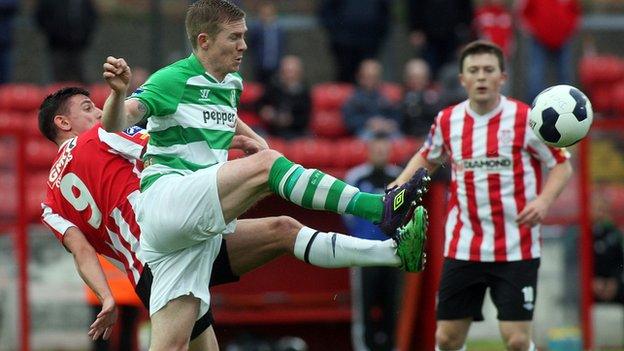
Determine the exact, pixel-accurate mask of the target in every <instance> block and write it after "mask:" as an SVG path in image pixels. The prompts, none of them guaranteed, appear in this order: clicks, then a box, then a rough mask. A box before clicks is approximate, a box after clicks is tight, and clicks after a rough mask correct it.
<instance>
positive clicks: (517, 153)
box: [419, 96, 570, 262]
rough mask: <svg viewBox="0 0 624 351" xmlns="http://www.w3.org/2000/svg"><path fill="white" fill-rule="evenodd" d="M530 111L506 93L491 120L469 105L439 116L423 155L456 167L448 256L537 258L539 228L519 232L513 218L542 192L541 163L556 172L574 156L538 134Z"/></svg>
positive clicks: (452, 189) (449, 223) (523, 228)
mask: <svg viewBox="0 0 624 351" xmlns="http://www.w3.org/2000/svg"><path fill="white" fill-rule="evenodd" d="M528 111H529V107H528V106H527V105H526V104H524V103H522V102H519V101H515V100H512V99H508V98H506V97H504V96H501V101H500V104H499V105H498V106H497V107H496V108H495V109H494V110H493V111H491V112H490V113H488V114H486V115H478V114H477V113H476V112H474V111H473V110H472V109H471V108H470V106H469V104H468V101H467V100H466V101H464V102H462V103H460V104H458V105H455V106H452V107H449V108H446V109H444V110H442V111H441V112H440V113H439V114H438V116H437V117H436V120H435V123H434V124H433V125H432V127H431V130H430V132H429V135H428V137H427V140H426V142H425V144H424V145H423V147H422V148H421V150H420V151H419V152H420V154H421V155H422V156H423V157H424V158H425V159H427V160H429V161H430V162H433V163H442V162H444V161H449V162H448V163H450V165H451V167H452V168H451V170H452V179H451V197H450V201H449V206H448V213H447V220H446V228H445V232H446V239H445V244H444V256H445V257H448V258H453V259H458V260H469V261H485V262H491V261H518V260H526V259H532V258H536V257H539V256H540V237H539V226H535V227H533V228H529V227H527V226H522V227H519V226H518V225H517V224H516V223H515V220H516V218H517V216H518V213H520V211H522V209H523V208H524V207H525V206H526V204H527V203H528V202H530V201H532V200H533V199H535V198H536V197H537V194H538V193H539V192H540V187H541V182H542V166H546V167H548V168H552V167H554V166H555V165H556V164H557V163H562V162H565V160H567V159H568V158H569V157H570V155H569V153H568V152H567V151H566V150H565V149H555V148H551V147H548V146H546V145H545V144H544V143H542V142H541V141H540V140H539V139H538V138H537V137H536V136H535V134H534V133H533V132H532V131H531V129H530V128H529V126H528Z"/></svg>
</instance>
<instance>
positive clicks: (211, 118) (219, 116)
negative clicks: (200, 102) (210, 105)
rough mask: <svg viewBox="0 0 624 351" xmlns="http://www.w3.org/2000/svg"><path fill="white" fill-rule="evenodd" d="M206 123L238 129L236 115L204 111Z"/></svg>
mask: <svg viewBox="0 0 624 351" xmlns="http://www.w3.org/2000/svg"><path fill="white" fill-rule="evenodd" d="M204 123H216V124H223V125H226V126H228V127H230V128H234V127H236V113H234V112H223V111H214V110H208V111H204Z"/></svg>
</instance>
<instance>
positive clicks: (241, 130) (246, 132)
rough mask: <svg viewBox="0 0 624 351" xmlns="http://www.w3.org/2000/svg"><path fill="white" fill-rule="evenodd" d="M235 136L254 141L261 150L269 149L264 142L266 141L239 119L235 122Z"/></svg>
mask: <svg viewBox="0 0 624 351" xmlns="http://www.w3.org/2000/svg"><path fill="white" fill-rule="evenodd" d="M235 134H236V135H242V136H246V137H248V138H251V139H253V140H255V141H256V142H257V143H258V144H259V145H260V148H261V149H268V148H269V144H268V143H267V142H266V140H264V138H263V137H261V136H260V135H258V133H256V132H254V131H253V129H251V127H249V126H248V125H247V123H245V122H243V121H242V120H241V119H238V121H237V122H236V132H235Z"/></svg>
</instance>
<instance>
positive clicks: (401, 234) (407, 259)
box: [394, 206, 429, 272]
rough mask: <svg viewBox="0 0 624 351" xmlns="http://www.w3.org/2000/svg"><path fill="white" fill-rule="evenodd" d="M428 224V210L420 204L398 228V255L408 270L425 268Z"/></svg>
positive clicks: (416, 270)
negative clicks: (405, 222)
mask: <svg viewBox="0 0 624 351" xmlns="http://www.w3.org/2000/svg"><path fill="white" fill-rule="evenodd" d="M408 215H409V214H408ZM428 225H429V219H428V216H427V210H426V209H425V208H424V207H422V206H418V207H416V208H415V209H414V211H413V213H412V215H411V218H410V220H409V221H408V222H407V224H405V225H404V226H402V227H400V228H399V229H397V234H396V236H395V237H394V240H395V241H396V242H397V255H398V256H399V258H400V259H401V269H403V270H405V271H407V272H420V271H422V270H423V268H424V266H425V261H426V254H425V243H426V241H427V227H428Z"/></svg>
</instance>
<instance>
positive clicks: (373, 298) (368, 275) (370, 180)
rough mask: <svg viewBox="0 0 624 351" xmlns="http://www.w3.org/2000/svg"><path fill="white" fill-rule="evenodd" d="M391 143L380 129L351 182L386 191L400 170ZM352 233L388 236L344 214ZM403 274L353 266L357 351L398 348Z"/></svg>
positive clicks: (349, 176) (349, 175)
mask: <svg viewBox="0 0 624 351" xmlns="http://www.w3.org/2000/svg"><path fill="white" fill-rule="evenodd" d="M391 149H392V144H391V141H390V139H389V138H388V135H387V134H384V133H377V134H374V135H373V138H372V139H371V140H370V141H369V143H368V161H367V162H366V163H364V164H362V165H359V166H357V167H355V168H353V169H351V170H349V172H348V173H347V176H346V181H347V183H348V184H351V185H353V186H357V187H360V189H366V190H365V191H368V192H370V193H378V194H383V193H384V190H385V189H386V186H387V185H388V184H389V183H390V182H391V181H393V180H394V179H395V178H396V177H398V175H399V174H400V173H401V169H400V168H399V167H397V166H394V165H390V164H389V160H390V151H391ZM344 221H345V225H346V226H347V228H348V230H349V233H350V234H351V235H353V236H357V237H360V238H365V239H370V240H386V239H387V236H386V235H385V234H384V233H383V232H382V231H381V230H380V229H379V228H378V227H377V226H375V225H374V224H373V223H371V222H370V221H367V220H364V219H360V218H357V217H354V216H345V217H344ZM401 280H402V274H401V272H400V271H399V270H397V269H393V268H388V267H361V268H352V269H351V293H352V304H353V312H354V314H353V318H352V326H351V337H352V340H353V348H354V350H355V351H367V350H377V351H391V350H394V349H395V340H394V335H395V327H396V316H397V314H398V306H399V301H398V291H399V287H400V285H401Z"/></svg>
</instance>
